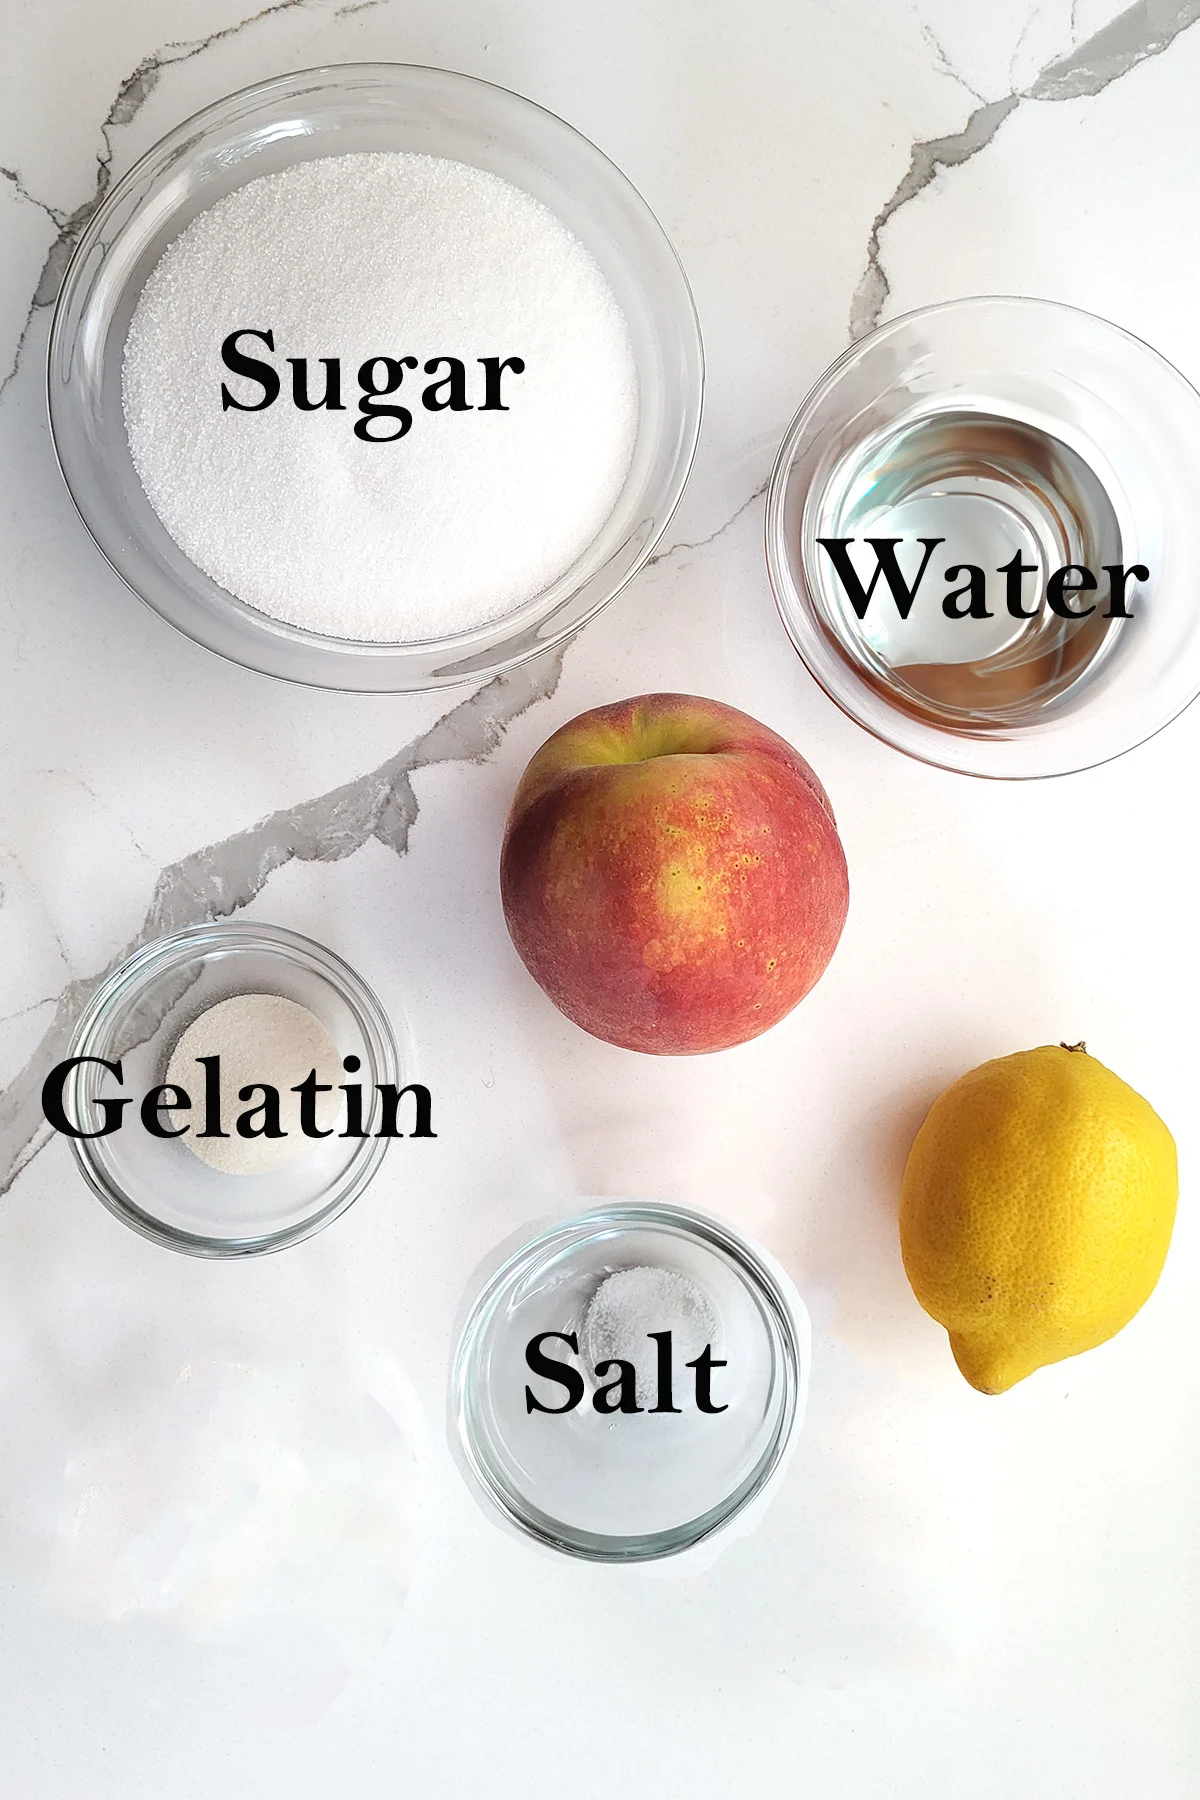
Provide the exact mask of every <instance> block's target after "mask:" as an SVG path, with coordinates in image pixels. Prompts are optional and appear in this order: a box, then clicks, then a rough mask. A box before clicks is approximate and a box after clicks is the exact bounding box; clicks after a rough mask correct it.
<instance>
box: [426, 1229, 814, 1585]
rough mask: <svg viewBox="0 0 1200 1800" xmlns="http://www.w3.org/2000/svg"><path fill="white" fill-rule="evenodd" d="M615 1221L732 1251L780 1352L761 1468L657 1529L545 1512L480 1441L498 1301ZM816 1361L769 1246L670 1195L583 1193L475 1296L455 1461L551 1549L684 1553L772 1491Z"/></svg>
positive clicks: (454, 1412) (505, 1260) (453, 1399)
mask: <svg viewBox="0 0 1200 1800" xmlns="http://www.w3.org/2000/svg"><path fill="white" fill-rule="evenodd" d="M614 1226H627V1227H628V1226H642V1227H648V1228H658V1229H661V1230H663V1231H664V1232H667V1233H674V1234H677V1235H679V1236H683V1237H685V1238H688V1239H690V1240H692V1241H697V1240H698V1241H700V1242H701V1243H703V1244H704V1245H705V1246H707V1247H708V1248H710V1249H712V1250H715V1251H716V1252H717V1253H718V1254H721V1255H723V1256H725V1257H726V1258H727V1259H728V1260H729V1261H730V1262H732V1263H733V1265H734V1266H735V1268H736V1270H737V1272H738V1274H739V1276H740V1277H741V1278H742V1280H743V1281H744V1282H745V1283H746V1285H747V1287H749V1288H750V1289H751V1290H752V1291H753V1293H754V1295H755V1297H756V1298H757V1300H758V1301H759V1303H760V1305H761V1306H762V1308H763V1311H764V1313H765V1314H766V1316H767V1318H768V1320H769V1321H770V1330H771V1335H772V1338H773V1340H774V1342H775V1344H776V1346H777V1349H778V1369H779V1373H778V1375H777V1378H776V1379H777V1386H778V1393H779V1416H778V1418H777V1419H776V1422H775V1425H774V1428H773V1429H772V1432H771V1436H770V1440H769V1442H768V1443H767V1445H766V1446H765V1447H764V1449H763V1451H762V1454H761V1455H760V1457H759V1458H758V1461H757V1462H756V1463H755V1465H754V1467H753V1468H752V1469H751V1470H750V1471H749V1472H748V1473H747V1474H746V1475H745V1476H743V1478H742V1479H741V1481H739V1482H738V1483H737V1485H736V1486H735V1487H734V1488H733V1489H732V1490H731V1491H730V1493H729V1494H727V1495H725V1496H724V1497H723V1498H722V1499H721V1500H719V1501H716V1502H715V1503H714V1504H713V1505H712V1506H711V1507H709V1508H708V1509H707V1511H705V1512H703V1513H700V1514H697V1515H696V1516H694V1517H693V1518H691V1519H686V1520H683V1521H681V1523H680V1524H679V1525H677V1526H671V1527H667V1528H664V1529H663V1530H661V1531H654V1532H641V1533H619V1534H618V1533H606V1532H597V1531H588V1530H584V1529H581V1528H579V1527H576V1526H570V1525H567V1524H566V1523H565V1522H564V1521H562V1520H561V1519H556V1518H554V1517H553V1516H552V1515H551V1514H549V1513H545V1512H543V1511H542V1510H541V1509H540V1508H539V1507H537V1506H535V1505H533V1504H532V1503H530V1502H528V1501H527V1500H526V1499H525V1498H524V1496H522V1495H520V1494H519V1493H517V1492H516V1491H515V1490H514V1489H513V1487H512V1486H511V1485H510V1484H509V1483H508V1482H507V1481H506V1480H505V1479H504V1478H503V1477H502V1476H501V1475H500V1473H499V1472H498V1470H497V1469H496V1468H495V1467H494V1466H493V1464H492V1462H491V1460H490V1458H489V1457H488V1456H487V1455H486V1454H485V1453H484V1451H483V1449H482V1448H481V1444H480V1442H479V1440H478V1438H477V1435H476V1433H475V1430H474V1427H473V1422H472V1416H471V1414H472V1404H471V1403H472V1399H473V1394H474V1379H475V1368H476V1359H477V1356H478V1353H479V1349H480V1346H481V1343H482V1341H483V1338H484V1335H485V1333H486V1331H487V1328H488V1326H489V1324H490V1321H491V1318H492V1316H493V1314H494V1312H495V1309H496V1306H497V1304H498V1302H499V1301H500V1300H501V1299H502V1298H503V1296H504V1295H505V1294H506V1293H507V1292H509V1291H510V1290H511V1289H512V1288H513V1286H514V1285H515V1284H516V1283H518V1282H519V1281H520V1279H521V1278H522V1277H523V1276H525V1275H527V1274H528V1273H529V1271H530V1270H531V1269H532V1268H533V1267H535V1266H536V1265H537V1264H539V1263H541V1262H543V1261H544V1260H545V1259H546V1257H547V1256H548V1255H549V1254H551V1253H552V1252H553V1251H554V1250H555V1249H556V1248H558V1247H561V1246H565V1245H566V1244H568V1243H570V1242H571V1241H572V1240H576V1241H577V1240H580V1239H586V1238H587V1237H590V1236H592V1235H594V1234H597V1233H601V1232H603V1231H606V1230H611V1228H612V1227H614ZM507 1242H508V1243H512V1242H513V1240H512V1239H511V1238H510V1239H509V1240H507ZM789 1289H790V1290H791V1291H790V1292H789ZM811 1361H812V1348H811V1327H810V1325H809V1321H808V1315H807V1311H806V1309H805V1307H804V1302H803V1301H802V1300H801V1298H800V1296H799V1294H797V1293H796V1292H795V1290H794V1288H792V1287H791V1283H790V1282H789V1281H788V1279H787V1277H786V1276H785V1275H784V1274H783V1271H782V1270H781V1269H780V1268H778V1266H777V1265H776V1263H775V1259H774V1258H773V1257H772V1256H771V1255H770V1253H769V1252H768V1251H766V1250H765V1249H764V1248H763V1247H762V1246H761V1245H758V1244H756V1243H754V1242H753V1241H752V1240H751V1239H750V1238H748V1237H746V1236H745V1235H744V1234H743V1233H742V1232H741V1231H739V1230H738V1229H737V1227H736V1226H734V1225H733V1224H731V1223H730V1221H729V1220H728V1219H726V1218H723V1217H721V1216H720V1215H719V1214H716V1213H711V1212H706V1211H703V1210H701V1209H699V1208H696V1207H691V1206H682V1205H678V1204H677V1203H675V1202H672V1201H665V1200H646V1199H642V1200H634V1199H615V1198H608V1199H594V1200H585V1201H584V1202H583V1210H582V1211H579V1212H573V1213H571V1214H570V1216H569V1217H566V1218H556V1219H554V1220H551V1221H549V1222H548V1223H543V1224H542V1226H541V1227H540V1228H539V1229H536V1230H534V1231H533V1232H531V1233H528V1234H526V1233H522V1234H520V1237H519V1241H518V1242H517V1244H516V1247H515V1248H514V1249H512V1250H510V1251H509V1253H508V1254H506V1255H504V1254H502V1256H501V1260H500V1262H499V1265H498V1266H497V1267H495V1268H493V1270H492V1272H491V1273H490V1274H489V1275H488V1277H487V1279H486V1280H485V1281H483V1283H482V1284H481V1285H480V1286H479V1288H478V1290H477V1291H476V1292H475V1293H474V1294H473V1297H472V1298H471V1299H470V1301H469V1304H468V1306H467V1308H466V1313H465V1319H464V1320H463V1323H462V1325H461V1328H460V1329H459V1331H458V1335H457V1339H456V1342H455V1348H454V1353H453V1356H452V1359H451V1364H450V1380H449V1422H450V1430H451V1436H452V1441H453V1445H454V1448H455V1451H456V1460H458V1461H459V1462H460V1464H461V1465H463V1466H464V1467H465V1469H466V1472H467V1473H468V1474H469V1476H470V1477H471V1478H472V1480H473V1483H474V1485H475V1487H476V1489H477V1492H478V1496H479V1497H480V1498H484V1499H486V1500H487V1501H488V1502H489V1503H490V1506H491V1507H492V1508H494V1509H495V1512H496V1513H498V1514H499V1515H500V1518H501V1521H502V1522H503V1523H505V1524H507V1525H508V1526H510V1527H513V1528H515V1529H516V1530H517V1531H518V1532H519V1533H520V1534H521V1536H523V1537H524V1538H526V1539H530V1540H532V1541H533V1542H535V1543H537V1544H539V1545H541V1546H543V1547H544V1548H547V1549H550V1550H553V1551H556V1552H558V1553H560V1554H564V1555H567V1556H572V1557H575V1558H578V1559H580V1560H582V1561H585V1562H597V1563H610V1564H617V1563H624V1564H628V1563H640V1562H651V1561H659V1560H662V1559H663V1558H666V1557H671V1556H679V1555H683V1554H685V1553H686V1552H688V1551H690V1550H693V1549H695V1548H696V1547H697V1546H698V1545H700V1544H703V1543H705V1542H706V1541H707V1540H708V1539H710V1538H713V1537H714V1536H716V1535H717V1534H718V1533H720V1532H722V1531H724V1530H725V1529H726V1528H727V1527H728V1526H731V1525H732V1524H733V1523H734V1521H735V1520H736V1519H737V1518H738V1516H739V1515H740V1514H742V1513H743V1512H744V1511H745V1510H746V1508H747V1507H749V1506H751V1505H752V1504H753V1503H754V1502H755V1501H756V1500H758V1499H759V1498H760V1497H761V1496H763V1495H764V1494H765V1492H766V1490H767V1489H768V1486H769V1485H770V1484H772V1482H773V1478H774V1477H775V1476H776V1475H777V1474H778V1473H779V1472H780V1470H781V1469H782V1467H783V1466H784V1463H785V1461H786V1459H787V1457H788V1455H789V1453H790V1451H791V1449H792V1447H793V1446H794V1444H795V1441H796V1439H797V1437H798V1436H799V1433H800V1431H801V1429H802V1427H803V1423H804V1410H805V1404H806V1400H807V1392H808V1380H809V1371H810V1367H811Z"/></svg>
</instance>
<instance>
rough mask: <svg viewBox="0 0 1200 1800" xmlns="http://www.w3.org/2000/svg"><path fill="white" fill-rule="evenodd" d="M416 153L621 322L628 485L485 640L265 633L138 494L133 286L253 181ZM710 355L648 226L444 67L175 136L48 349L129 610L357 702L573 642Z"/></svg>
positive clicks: (87, 513) (222, 107)
mask: <svg viewBox="0 0 1200 1800" xmlns="http://www.w3.org/2000/svg"><path fill="white" fill-rule="evenodd" d="M380 150H393V151H395V150H399V151H420V152H424V153H426V154H428V155H432V156H443V157H450V158H453V159H456V160H458V161H460V162H465V163H470V164H473V165H475V166H476V167H478V168H481V169H485V170H489V171H491V172H492V173H494V174H496V175H499V176H502V177H503V178H505V179H506V180H508V181H511V182H513V183H514V184H515V185H517V186H518V187H522V188H524V189H525V190H526V191H527V192H529V193H531V194H533V195H534V196H535V197H536V198H537V199H539V200H541V201H543V202H544V203H545V205H546V206H548V207H549V208H550V209H551V211H553V212H555V213H556V214H557V215H558V216H559V218H560V219H562V220H563V222H564V223H565V224H566V225H567V226H568V227H569V228H570V229H571V230H572V231H573V232H574V233H575V235H576V236H577V237H578V238H579V239H580V241H581V242H582V243H583V244H584V246H585V247H586V248H587V249H588V250H589V251H590V252H591V254H592V256H593V257H594V258H595V260H596V262H597V263H598V264H599V266H600V268H601V270H602V271H603V273H604V275H605V277H606V278H607V280H608V283H609V286H610V287H611V288H612V291H613V293H614V294H615V296H616V298H617V300H618V302H619V303H620V305H621V307H622V309H623V311H624V313H625V317H626V319H627V321H628V324H629V330H630V335H631V338H632V341H633V348H634V355H635V359H636V363H637V373H638V381H639V390H640V396H639V397H640V415H639V423H638V431H637V438H636V442H635V446H634V452H633V459H632V462H631V465H630V469H629V473H628V475H627V477H626V480H625V485H624V487H623V489H622V491H621V493H620V495H619V497H618V499H617V503H616V505H615V507H614V509H613V511H612V513H611V514H610V516H609V518H608V521H607V523H606V524H605V526H604V528H603V530H602V531H601V532H600V534H599V535H598V537H596V539H595V540H594V541H593V543H592V544H591V545H590V546H589V547H588V549H587V550H586V551H585V552H584V553H583V554H582V555H581V556H580V557H579V558H578V560H577V561H576V562H575V563H574V565H573V566H572V567H571V568H570V569H568V570H567V571H566V573H565V574H563V575H562V576H561V577H560V578H559V579H558V580H557V581H555V582H554V583H553V585H552V586H550V587H549V588H547V589H545V591H544V592H542V593H540V594H538V595H536V596H535V597H534V598H532V599H530V600H529V601H528V602H526V603H525V604H524V605H523V606H522V607H520V608H519V609H518V610H516V611H514V612H511V613H509V614H508V615H507V617H505V618H503V619H500V620H499V621H497V622H496V623H494V624H490V625H486V626H482V627H480V628H479V629H477V630H473V631H469V632H464V633H462V634H460V635H458V636H454V637H447V638H442V639H438V640H436V641H428V642H421V643H418V642H412V643H404V644H379V643H361V642H355V641H353V640H351V639H344V638H334V637H328V636H323V635H321V634H318V633H315V632H309V631H304V630H301V629H299V628H297V627H295V626H292V625H287V624H284V623H282V622H280V621H278V620H275V619H271V618H268V617H267V616H266V615H265V614H263V613H260V612H257V611H255V609H254V608H252V607H250V606H247V605H245V604H244V603H243V602H242V601H240V600H238V599H236V598H234V597H233V596H232V595H231V594H229V593H228V592H227V591H226V590H225V589H224V588H221V587H219V586H218V585H217V584H216V582H214V581H212V580H211V579H210V578H209V577H208V576H207V575H205V574H203V573H202V571H201V570H200V569H198V568H197V567H196V565H195V564H194V563H192V562H191V561H190V559H189V558H188V557H187V556H185V555H184V553H183V551H182V550H181V549H180V548H179V547H178V545H177V544H176V543H175V542H174V540H173V539H172V538H171V537H170V536H169V535H168V533H167V531H166V529H165V528H164V526H163V525H162V524H161V523H160V521H159V519H158V516H157V514H156V513H155V512H154V509H153V508H152V506H151V505H150V502H149V500H148V499H147V498H146V495H145V493H144V492H143V489H142V485H141V482H140V481H139V479H138V476H137V471H136V469H135V468H134V465H133V460H132V458H131V456H130V452H129V445H128V441H127V437H126V430H125V420H124V413H123V408H122V391H121V374H122V364H123V360H124V350H125V338H126V333H127V331H128V328H129V323H130V319H131V318H132V316H133V311H134V308H135V306H136V305H137V301H138V298H139V295H140V293H141V290H142V287H143V285H144V284H145V281H146V278H147V276H148V275H149V274H150V271H151V270H152V269H153V268H154V266H155V264H156V263H157V262H158V260H159V258H160V256H161V255H162V253H163V251H164V250H165V248H166V247H167V245H168V244H169V243H170V242H171V241H172V240H173V239H174V238H176V237H178V235H179V233H180V232H181V231H182V230H183V229H184V227H185V226H186V225H188V224H189V223H190V222H191V220H192V219H194V218H195V217H196V215H197V214H198V213H201V212H203V211H205V210H206V209H207V208H208V207H210V206H211V205H212V204H213V203H214V202H215V201H217V200H219V199H220V198H222V197H223V196H224V195H225V194H228V193H230V192H231V191H232V190H233V189H235V188H238V187H241V186H243V185H244V184H245V183H246V182H248V181H250V180H252V179H253V178H255V177H256V176H259V175H265V174H269V173H273V172H276V171H278V170H280V169H284V168H287V167H288V166H290V165H291V164H293V163H296V162H300V161H306V160H310V159H312V158H316V157H321V156H331V155H341V154H347V153H350V152H354V151H380ZM703 385H704V359H703V351H702V347H701V341H700V329H699V323H698V321H697V318H696V309H695V305H694V303H693V300H692V296H691V291H690V289H689V287H688V284H687V279H686V277H685V276H684V273H683V270H682V268H681V267H680V264H679V261H678V258H677V257H676V255H675V252H674V251H673V250H672V248H671V245H670V243H669V242H668V240H667V238H666V236H665V234H664V232H663V230H662V227H661V226H660V225H659V223H658V221H657V219H656V218H655V217H654V215H653V213H652V212H651V211H650V209H649V207H648V206H647V205H646V203H645V201H644V200H643V199H642V198H641V196H640V195H639V194H638V192H637V191H636V189H635V188H634V187H633V186H632V184H631V183H630V182H629V181H628V180H627V179H626V178H625V176H624V175H622V174H621V172H620V170H619V169H617V168H616V167H614V165H613V164H612V163H611V162H609V160H608V158H607V157H605V156H604V155H602V153H601V152H600V151H599V150H597V149H596V147H595V145H594V144H591V143H589V142H588V140H587V139H586V138H585V137H582V136H581V135H580V134H579V132H577V131H575V130H573V129H572V127H571V126H569V125H567V124H565V123H564V121H563V120H561V119H559V118H556V117H555V116H554V114H552V113H549V112H546V111H544V110H543V109H542V108H541V107H539V106H535V105H534V104H533V103H532V102H531V101H529V100H524V99H522V98H520V97H519V96H518V95H516V94H512V93H509V92H508V91H507V90H506V89H504V88H499V87H493V86H492V85H491V84H490V83H488V82H485V81H477V80H474V79H473V78H471V77H469V76H466V75H457V74H452V73H450V72H448V71H446V70H443V69H426V68H417V67H410V66H408V65H405V64H401V63H347V64H344V65H341V66H335V67H330V68H320V69H310V70H306V71H304V72H302V73H300V74H290V75H280V76H277V77H276V78H274V79H273V80H271V81H265V82H261V83H259V84H257V85H256V86H254V87H248V88H243V89H242V90H241V91H240V92H239V93H236V94H231V95H229V96H228V97H227V98H226V99H224V100H220V101H218V102H217V103H216V104H215V105H214V106H210V107H207V108H206V109H205V110H204V111H203V112H199V113H197V114H196V115H195V116H194V117H193V118H190V119H188V120H186V121H185V122H184V123H183V124H182V125H179V126H177V127H176V129H175V130H174V131H172V132H169V133H168V134H167V136H166V137H164V138H163V139H162V140H161V142H160V143H158V144H156V145H155V147H154V148H153V149H152V150H151V151H149V152H148V153H147V155H145V156H144V157H142V159H141V161H140V162H138V163H137V164H136V165H135V166H134V167H133V168H132V169H131V170H130V171H129V173H128V174H127V175H126V176H125V177H124V179H123V180H121V181H120V182H118V183H117V185H116V187H114V188H113V190H112V192H111V193H110V194H109V195H108V197H107V199H106V200H105V202H104V204H103V205H102V206H101V207H100V208H99V209H98V210H97V212H96V213H95V215H94V216H93V218H92V219H91V220H90V222H89V224H88V226H87V228H86V230H85V231H84V233H83V235H82V237H81V238H80V240H79V244H78V246H77V248H76V250H75V254H74V256H73V257H72V259H71V262H70V265H69V267H68V269H67V273H66V276H65V278H64V281H63V286H62V291H61V293H60V295H59V299H58V305H57V308H56V310H55V315H54V323H53V327H52V329H51V333H50V348H49V360H48V387H49V406H50V428H51V433H52V436H53V440H54V446H55V451H56V453H57V456H58V460H59V464H60V467H61V469H62V472H63V475H64V477H65V479H66V483H67V486H68V488H69V489H70V492H71V497H72V499H73V500H74V502H75V505H76V507H77V508H78V511H79V514H80V517H81V518H82V519H83V522H84V524H85V525H86V526H87V528H88V530H89V531H90V533H91V535H92V537H93V538H94V539H95V541H96V543H97V545H98V546H99V548H100V549H101V550H102V551H103V553H104V555H105V556H106V557H107V559H108V561H109V562H110V563H111V565H112V567H113V568H114V569H115V570H116V572H117V573H118V574H119V575H120V576H121V577H122V579H123V580H124V581H125V582H126V583H127V584H128V586H129V587H131V588H132V589H133V591H134V593H135V594H137V595H139V596H140V598H141V599H143V600H144V601H146V602H147V604H148V605H150V606H152V607H153V608H154V610H155V611H156V612H158V613H160V614H161V615H162V617H163V618H165V619H167V620H169V622H170V623H171V624H172V625H175V626H177V627H178V628H179V630H181V631H183V632H185V633H186V634H187V636H188V637H191V638H194V639H195V640H196V641H197V642H198V643H201V644H205V645H207V647H208V648H209V649H210V650H215V651H217V652H219V654H221V655H222V656H226V657H228V658H230V660H232V661H234V662H239V663H242V664H244V665H245V666H246V667H247V668H252V669H258V670H261V671H262V672H263V673H265V674H268V675H276V676H280V677H283V678H284V679H287V680H291V681H300V682H306V683H309V684H311V685H313V686H316V687H328V688H341V689H347V690H351V691H357V692H377V693H387V692H399V691H406V690H413V689H422V688H436V687H441V686H446V685H452V684H454V683H457V682H466V681H471V680H475V679H479V678H481V677H487V676H490V675H495V674H498V673H500V672H501V671H503V670H505V669H511V668H513V667H515V666H516V665H517V664H519V663H521V662H524V661H526V660H527V659H528V658H529V657H531V656H535V655H537V654H538V652H539V651H543V650H546V649H549V648H550V647H552V646H553V645H556V644H560V643H562V642H563V641H564V640H565V639H567V638H569V637H571V636H572V635H573V634H574V633H575V632H577V631H578V630H579V629H580V628H581V627H582V626H583V625H585V624H586V623H587V622H588V620H589V619H591V618H593V617H594V616H595V615H596V613H598V612H599V611H600V609H601V607H603V606H605V605H606V604H607V603H608V601H609V600H611V599H612V598H613V596H614V595H615V594H616V593H618V592H619V591H620V589H621V588H622V587H624V585H625V583H626V582H627V581H629V580H630V579H631V577H632V576H633V575H635V574H636V573H637V571H638V569H640V568H641V567H642V565H643V564H644V563H645V562H646V560H647V558H648V557H649V556H650V554H651V552H652V551H653V549H654V546H655V544H656V543H657V542H658V540H659V538H660V537H661V536H662V533H663V531H664V530H665V529H666V526H667V523H668V521H669V519H670V517H671V514H672V513H673V512H674V510H675V507H676V505H677V503H678V501H679V497H680V495H681V494H682V492H683V488H684V484H685V482H686V480H687V476H688V472H689V470H690V468H691V464H692V458H693V455H694V453H695V448H696V440H697V436H698V434H699V429H700V407H701V395H702V390H703Z"/></svg>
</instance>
